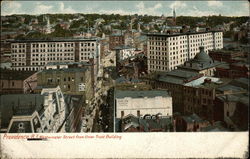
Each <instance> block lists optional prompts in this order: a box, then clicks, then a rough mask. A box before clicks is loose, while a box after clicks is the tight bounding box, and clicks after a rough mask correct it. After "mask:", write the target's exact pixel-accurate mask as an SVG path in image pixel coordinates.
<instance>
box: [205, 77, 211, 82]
mask: <svg viewBox="0 0 250 159" xmlns="http://www.w3.org/2000/svg"><path fill="white" fill-rule="evenodd" d="M211 82H212V80H211V78H205V79H204V83H211Z"/></svg>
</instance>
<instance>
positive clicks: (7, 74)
mask: <svg viewBox="0 0 250 159" xmlns="http://www.w3.org/2000/svg"><path fill="white" fill-rule="evenodd" d="M0 72H1V73H0V79H2V80H3V79H6V80H25V79H26V78H28V77H29V76H31V75H32V74H34V73H35V72H33V71H16V70H7V69H0Z"/></svg>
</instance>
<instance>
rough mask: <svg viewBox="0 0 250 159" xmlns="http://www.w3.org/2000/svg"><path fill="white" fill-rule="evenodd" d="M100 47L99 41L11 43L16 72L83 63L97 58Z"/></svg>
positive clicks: (63, 40) (67, 40) (23, 41)
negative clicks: (49, 64) (48, 64)
mask: <svg viewBox="0 0 250 159" xmlns="http://www.w3.org/2000/svg"><path fill="white" fill-rule="evenodd" d="M99 51H100V45H99V42H98V40H97V39H94V38H92V39H91V38H89V39H80V38H79V39H50V40H15V41H11V62H12V69H14V70H32V71H37V70H42V69H43V68H44V65H46V64H47V63H49V62H82V61H89V59H90V58H96V59H98V60H97V63H98V65H99V64H100V58H99Z"/></svg>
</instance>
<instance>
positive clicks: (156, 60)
mask: <svg viewBox="0 0 250 159" xmlns="http://www.w3.org/2000/svg"><path fill="white" fill-rule="evenodd" d="M222 34H223V33H222V32H195V33H182V34H161V33H149V34H147V36H148V44H147V57H148V71H149V72H160V71H171V70H173V69H175V68H176V67H177V66H179V65H182V64H184V62H186V61H188V60H190V59H193V58H194V57H195V55H196V54H197V53H198V52H199V47H200V46H201V45H203V46H204V47H205V52H206V53H208V50H216V49H221V48H223V35H222Z"/></svg>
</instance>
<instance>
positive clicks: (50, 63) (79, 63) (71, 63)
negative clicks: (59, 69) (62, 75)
mask: <svg viewBox="0 0 250 159" xmlns="http://www.w3.org/2000/svg"><path fill="white" fill-rule="evenodd" d="M75 64H76V65H91V64H90V63H88V62H84V61H82V62H49V63H47V64H46V66H51V65H75Z"/></svg>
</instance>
